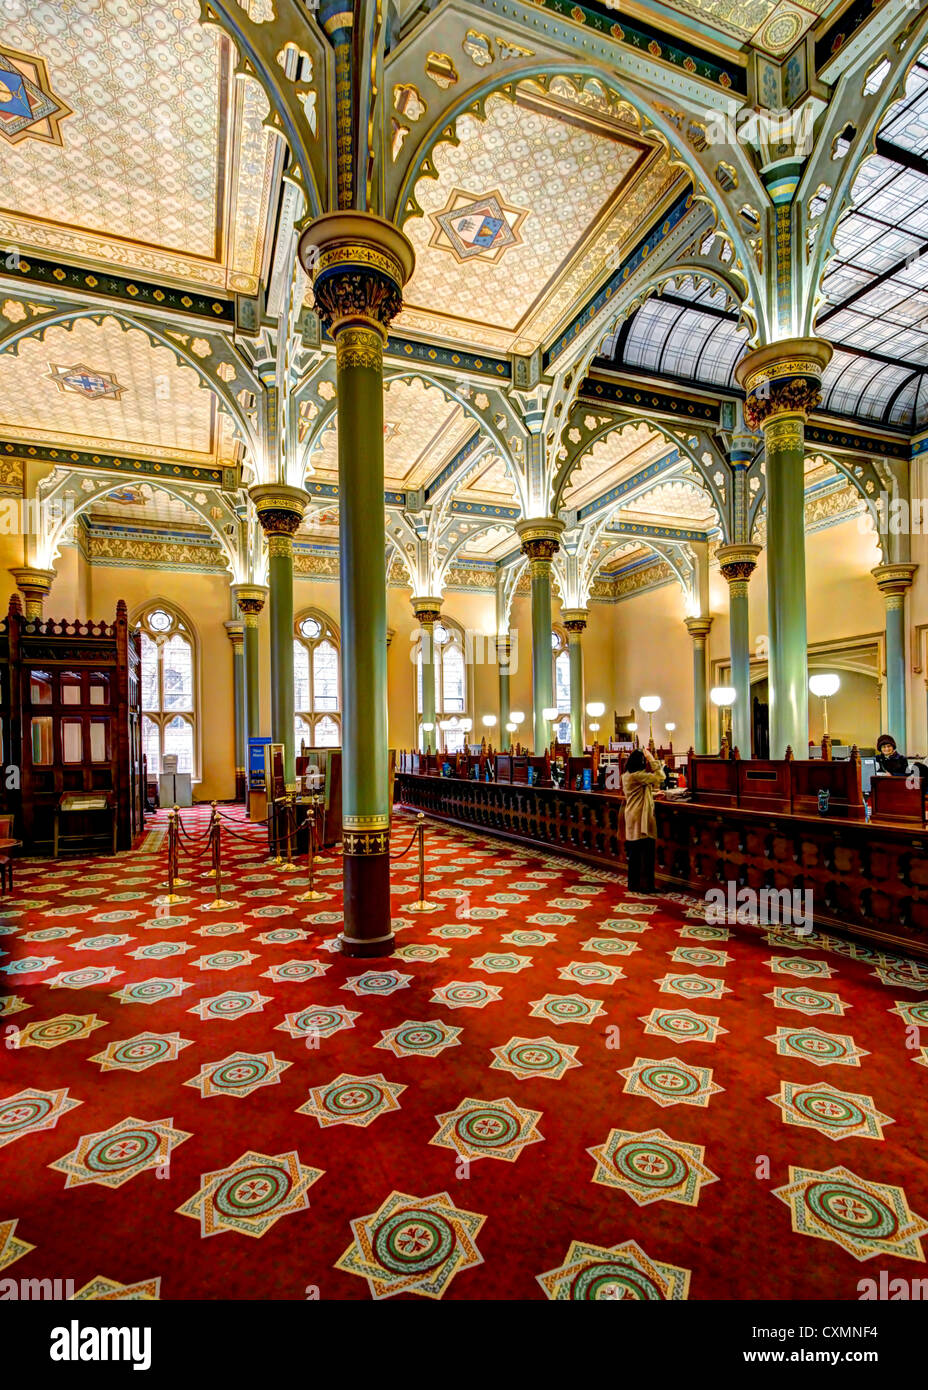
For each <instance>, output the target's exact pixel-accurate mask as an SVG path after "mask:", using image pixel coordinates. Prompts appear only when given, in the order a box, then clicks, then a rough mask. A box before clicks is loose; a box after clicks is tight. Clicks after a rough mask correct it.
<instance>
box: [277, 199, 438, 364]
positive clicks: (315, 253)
mask: <svg viewBox="0 0 928 1390" xmlns="http://www.w3.org/2000/svg"><path fill="white" fill-rule="evenodd" d="M299 256H300V262H301V264H302V266H303V268H304V269H305V270H306V271H307V273H308V274H310V275H311V276H312V277H313V293H314V296H315V308H316V313H317V314H318V315H319V318H320V319H321V321H322V322H323V323H324V324H325V326H326V328H328V329H329V330H330V331H331V333H332V334H333V336H334V337H336V339H337V338H338V335H339V333H340V332H341V330H342V329H343V328H347V327H350V326H352V325H354V326H355V327H367V328H373V329H375V330H376V331H377V332H378V333H379V334H380V335H381V339H382V340H385V339H386V334H387V328H388V327H389V324H390V322H391V320H392V319H394V318H395V317H396V315H397V314H398V313H399V311H400V309H401V308H402V307H403V286H404V285H405V284H406V281H407V280H408V279H409V277H410V275H411V274H412V272H413V267H414V265H415V254H414V252H413V249H412V245H411V243H410V242H409V240H408V239H407V238H406V237H405V236H404V235H403V233H402V232H401V231H400V230H399V229H398V228H397V227H395V226H394V225H393V223H392V222H386V221H384V220H383V218H380V217H374V216H372V215H371V214H370V213H364V212H350V211H347V212H330V213H326V214H325V215H324V216H323V217H318V218H316V220H315V222H313V223H311V224H310V226H309V227H307V229H306V231H305V232H304V233H303V235H302V236H301V237H300V246H299ZM349 365H362V366H363V365H368V364H367V363H350V364H349Z"/></svg>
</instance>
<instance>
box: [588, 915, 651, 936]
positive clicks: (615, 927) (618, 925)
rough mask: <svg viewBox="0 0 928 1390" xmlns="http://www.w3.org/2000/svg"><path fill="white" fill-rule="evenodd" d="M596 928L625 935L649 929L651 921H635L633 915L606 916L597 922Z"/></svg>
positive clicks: (638, 933)
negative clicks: (603, 919) (602, 920)
mask: <svg viewBox="0 0 928 1390" xmlns="http://www.w3.org/2000/svg"><path fill="white" fill-rule="evenodd" d="M598 930H599V931H614V932H622V933H624V934H625V935H626V936H628V935H629V934H630V933H635V934H637V935H640V934H641V933H642V932H646V931H650V930H651V923H650V922H637V921H635V919H634V918H633V917H607V918H606V920H605V921H604V922H600V923H599V926H598Z"/></svg>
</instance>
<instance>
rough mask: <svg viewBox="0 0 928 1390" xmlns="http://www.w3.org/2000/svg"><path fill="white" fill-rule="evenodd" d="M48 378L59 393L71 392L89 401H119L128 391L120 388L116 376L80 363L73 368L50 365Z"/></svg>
mask: <svg viewBox="0 0 928 1390" xmlns="http://www.w3.org/2000/svg"><path fill="white" fill-rule="evenodd" d="M45 375H46V377H47V379H48V380H49V381H53V382H54V383H55V385H56V386H57V387H58V390H59V391H71V392H73V393H74V395H76V396H84V397H86V399H87V400H89V401H102V400H111V401H118V400H119V398H120V396H121V395H122V393H123V391H124V390H125V389H126V388H125V387H124V386H120V384H119V382H118V381H117V380H116V378H115V377H114V376H109V375H108V374H107V373H106V372H96V371H94V370H93V368H92V367H85V366H84V365H83V363H81V362H78V363H77V364H76V365H75V366H73V367H56V366H55V365H54V364H53V363H52V362H49V364H48V371H47V372H46V374H45Z"/></svg>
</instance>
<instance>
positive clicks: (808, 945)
mask: <svg viewBox="0 0 928 1390" xmlns="http://www.w3.org/2000/svg"><path fill="white" fill-rule="evenodd" d="M764 941H765V942H766V943H767V945H768V946H774V947H776V948H778V949H779V950H781V951H819V950H821V949H822V947H823V946H825V945H826V944H829V938H827V937H824V936H819V934H818V933H817V932H814V931H810V932H806V931H805V930H804V929H803V930H802V934H800V928H799V927H771V928H770V929H769V931H766V932H764Z"/></svg>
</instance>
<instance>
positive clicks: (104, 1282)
mask: <svg viewBox="0 0 928 1390" xmlns="http://www.w3.org/2000/svg"><path fill="white" fill-rule="evenodd" d="M72 1297H73V1298H74V1300H75V1302H78V1303H87V1302H95V1303H143V1302H144V1303H147V1302H154V1301H156V1300H157V1299H160V1297H161V1280H160V1278H159V1279H139V1280H137V1281H136V1283H134V1284H120V1282H119V1280H118V1279H107V1278H105V1277H104V1276H103V1275H102V1274H98V1275H97V1276H96V1278H94V1279H91V1280H89V1281H88V1283H86V1284H85V1285H84V1286H83V1288H81V1289H78V1291H77V1293H76V1294H73V1295H72Z"/></svg>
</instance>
